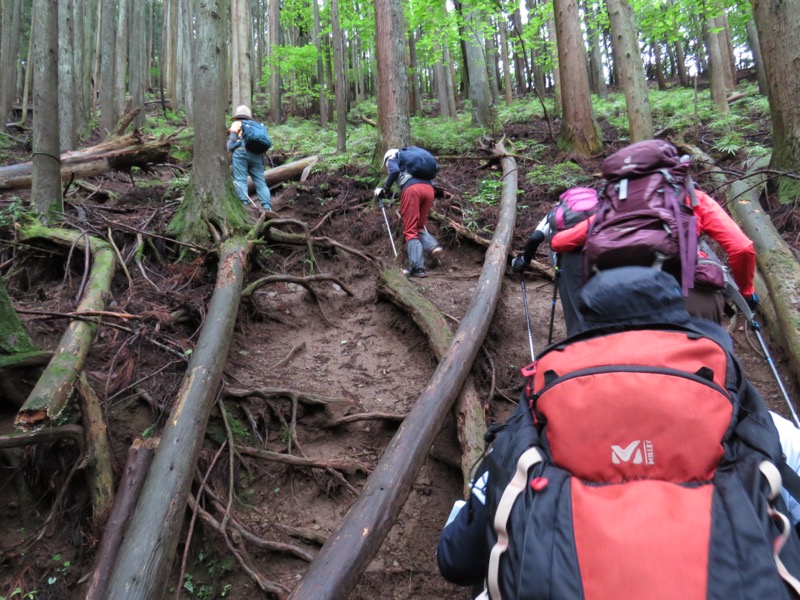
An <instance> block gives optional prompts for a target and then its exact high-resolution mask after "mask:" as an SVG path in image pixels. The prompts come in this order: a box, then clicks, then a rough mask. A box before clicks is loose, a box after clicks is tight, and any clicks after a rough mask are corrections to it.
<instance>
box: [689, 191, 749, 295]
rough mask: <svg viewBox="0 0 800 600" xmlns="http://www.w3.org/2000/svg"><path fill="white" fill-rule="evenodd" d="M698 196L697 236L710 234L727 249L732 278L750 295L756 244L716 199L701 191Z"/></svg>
mask: <svg viewBox="0 0 800 600" xmlns="http://www.w3.org/2000/svg"><path fill="white" fill-rule="evenodd" d="M695 194H696V196H697V203H698V204H697V206H696V207H695V209H694V213H695V216H696V217H697V233H698V235H701V234H706V235H708V236H709V237H710V238H711V239H713V240H714V241H715V242H717V243H718V244H719V245H720V246H721V247H722V249H723V250H725V253H726V254H727V255H728V265H729V266H730V269H731V275H732V276H733V280H734V281H735V282H736V285H737V286H739V291H740V292H741V293H742V295H743V296H749V295H751V294H752V293H753V292H754V291H755V289H754V288H753V277H754V275H755V272H756V252H755V249H754V248H753V242H752V241H751V240H750V238H748V237H747V236H746V235H745V233H744V232H743V231H742V230H741V229H740V228H739V226H738V225H737V224H736V222H735V221H734V220H733V219H732V218H731V217H730V215H728V213H726V212H725V211H724V210H723V209H722V207H721V206H720V205H719V204H718V203H717V201H716V200H714V199H713V198H712V197H711V196H709V195H708V194H706V193H705V192H702V191H700V190H695Z"/></svg>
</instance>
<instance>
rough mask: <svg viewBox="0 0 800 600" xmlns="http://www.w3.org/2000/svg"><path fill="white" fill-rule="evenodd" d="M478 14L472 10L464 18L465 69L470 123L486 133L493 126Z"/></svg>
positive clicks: (492, 113)
mask: <svg viewBox="0 0 800 600" xmlns="http://www.w3.org/2000/svg"><path fill="white" fill-rule="evenodd" d="M479 17H480V14H479V12H478V11H477V10H474V11H472V12H470V13H468V14H466V15H465V16H464V20H465V22H466V23H467V30H468V31H469V34H468V37H467V39H466V40H465V46H466V58H467V69H468V70H469V98H470V100H471V101H472V122H473V124H475V125H478V126H479V127H481V128H483V129H484V130H486V131H491V130H492V129H493V128H494V125H495V114H494V108H493V107H492V94H491V91H490V90H489V79H488V75H487V70H486V69H487V67H486V58H485V55H484V52H483V41H482V38H481V37H480V34H479V31H480V28H479Z"/></svg>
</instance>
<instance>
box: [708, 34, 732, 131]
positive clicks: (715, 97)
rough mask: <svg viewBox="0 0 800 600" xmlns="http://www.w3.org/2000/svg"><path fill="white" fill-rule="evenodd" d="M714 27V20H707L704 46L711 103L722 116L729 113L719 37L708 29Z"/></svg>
mask: <svg viewBox="0 0 800 600" xmlns="http://www.w3.org/2000/svg"><path fill="white" fill-rule="evenodd" d="M712 27H714V20H713V19H708V20H707V21H706V23H705V25H704V27H703V32H704V36H703V37H705V40H706V46H707V47H708V60H709V67H710V70H711V74H710V84H711V101H712V102H713V103H714V106H716V107H717V110H718V111H719V112H721V113H722V114H724V115H727V114H728V112H729V111H730V109H729V107H728V95H727V93H726V91H725V65H724V63H723V62H722V60H723V59H722V52H721V51H720V47H719V35H718V34H715V33H711V31H710V28H712Z"/></svg>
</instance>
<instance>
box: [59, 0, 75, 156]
mask: <svg viewBox="0 0 800 600" xmlns="http://www.w3.org/2000/svg"><path fill="white" fill-rule="evenodd" d="M72 11H73V5H72V0H59V3H58V118H59V136H58V137H59V155H60V153H61V152H66V151H67V150H72V149H73V148H75V145H76V144H77V143H78V135H77V130H76V127H75V111H76V108H77V107H78V105H79V102H76V96H77V95H78V94H77V93H76V91H77V90H76V89H75V55H74V54H73V49H74V48H75V47H76V46H75V44H74V40H73V21H72V15H73V12H72Z"/></svg>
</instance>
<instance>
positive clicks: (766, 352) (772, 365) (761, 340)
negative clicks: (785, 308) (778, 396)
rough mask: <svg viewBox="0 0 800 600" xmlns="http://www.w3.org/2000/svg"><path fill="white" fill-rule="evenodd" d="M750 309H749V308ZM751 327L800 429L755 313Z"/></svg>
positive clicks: (798, 420) (799, 420)
mask: <svg viewBox="0 0 800 600" xmlns="http://www.w3.org/2000/svg"><path fill="white" fill-rule="evenodd" d="M748 308H749V307H748ZM750 315H751V316H750V327H751V328H752V330H753V331H755V332H756V337H757V338H758V343H759V344H761V349H762V350H763V351H764V356H765V357H766V359H767V364H769V368H770V369H772V374H773V375H774V376H775V380H776V381H777V382H778V387H779V388H780V389H781V393H782V394H783V398H784V400H786V404H787V405H788V406H789V411H790V412H791V413H792V419H794V423H795V425H797V427H799V428H800V417H798V416H797V411H795V409H794V405H793V404H792V401H791V399H790V398H789V393H788V392H787V391H786V387H784V385H783V381H781V376H780V375H779V374H778V369H777V368H776V367H775V361H773V360H772V356H770V354H769V350H767V344H766V343H765V342H764V338H763V337H762V336H761V325H759V324H758V321H756V320H755V318H753V316H752V315H753V313H752V312H751V313H750Z"/></svg>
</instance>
